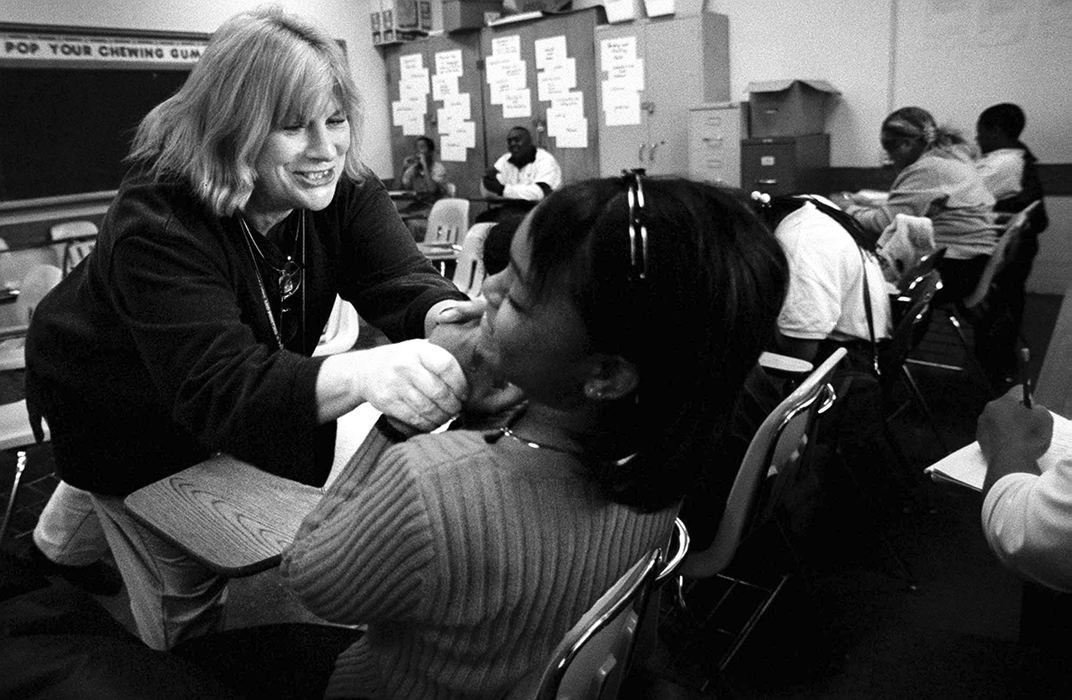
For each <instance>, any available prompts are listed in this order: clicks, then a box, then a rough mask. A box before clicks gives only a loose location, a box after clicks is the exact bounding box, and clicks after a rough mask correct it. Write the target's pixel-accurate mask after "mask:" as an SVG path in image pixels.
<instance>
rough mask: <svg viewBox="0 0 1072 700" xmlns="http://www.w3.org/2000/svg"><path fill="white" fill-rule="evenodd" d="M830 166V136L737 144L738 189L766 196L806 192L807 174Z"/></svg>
mask: <svg viewBox="0 0 1072 700" xmlns="http://www.w3.org/2000/svg"><path fill="white" fill-rule="evenodd" d="M829 165H830V135H829V134H807V135H804V136H769V137H764V138H758V139H745V140H743V141H741V187H742V188H743V189H745V190H747V191H752V190H759V191H760V192H766V193H767V194H770V195H779V194H791V193H794V192H806V191H808V190H809V188H810V187H811V185H810V184H809V183H810V182H812V181H813V178H811V177H809V175H810V173H809V171H812V170H815V169H816V168H825V167H829Z"/></svg>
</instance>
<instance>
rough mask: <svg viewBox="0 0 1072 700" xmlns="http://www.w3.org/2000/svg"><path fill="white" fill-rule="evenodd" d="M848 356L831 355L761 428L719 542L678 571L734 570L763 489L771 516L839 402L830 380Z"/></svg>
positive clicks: (721, 527) (731, 498)
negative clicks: (822, 418) (818, 425)
mask: <svg viewBox="0 0 1072 700" xmlns="http://www.w3.org/2000/svg"><path fill="white" fill-rule="evenodd" d="M847 352H848V351H847V350H846V349H845V348H838V349H837V350H835V351H834V352H832V353H831V354H830V356H829V357H827V358H826V360H824V361H823V362H822V364H820V365H819V366H818V367H816V368H815V369H814V370H812V372H811V374H809V375H808V377H807V378H806V379H805V380H804V381H803V382H801V383H800V384H799V385H798V386H797V388H796V389H794V390H793V392H792V393H791V394H789V396H787V397H786V398H785V399H783V400H782V402H781V403H779V404H778V405H777V406H776V407H775V408H774V410H773V411H771V412H770V414H769V415H768V416H767V417H766V418H765V419H764V420H763V422H762V423H760V425H759V428H758V429H757V430H756V434H755V435H754V436H753V437H752V441H751V442H750V443H749V444H748V449H747V450H746V451H745V454H744V457H743V458H742V459H741V466H740V469H738V471H737V476H736V477H735V478H734V480H733V486H732V487H731V488H730V493H729V496H728V497H727V499H726V507H725V509H724V510H723V512H722V519H721V520H720V521H719V524H718V530H717V531H716V533H715V538H714V540H713V541H712V542H711V544H710V545H709V546H708V547H707V549H704V550H701V551H699V552H689V554H688V555H687V556H686V557H685V560H684V561H683V562H681V566H680V567H679V570H680V572H681V573H682V574H683V575H685V576H688V577H689V578H708V577H711V576H714V575H715V574H717V573H719V572H721V571H724V570H725V569H726V567H727V566H729V564H730V562H731V561H733V557H734V555H735V554H736V553H737V547H738V546H739V545H740V543H741V540H742V539H743V538H744V535H745V534H746V531H747V528H748V526H749V525H750V524H751V523H752V522H753V521H758V518H757V510H758V509H757V506H758V504H759V501H760V495H761V493H762V491H763V490H764V489H763V488H762V487H763V486H764V485H766V493H765V501H764V505H763V512H762V513H760V514H758V515H760V516H763V517H766V516H767V515H769V513H771V512H772V511H773V508H774V507H775V506H776V505H777V503H778V502H779V500H780V498H781V495H782V490H783V488H784V487H785V485H786V484H787V483H789V481H790V480H791V478H792V477H793V476H794V473H795V470H796V467H797V465H798V464H799V463H800V460H801V459H803V456H804V452H805V448H806V447H807V445H808V444H809V443H810V442H812V441H814V430H813V428H814V426H815V419H816V416H817V415H818V414H819V412H820V410H825V408H826V407H828V406H829V405H830V402H832V401H833V400H834V398H835V397H834V393H833V389H832V388H831V387H830V386H829V381H830V377H831V375H832V374H833V373H834V369H835V368H836V367H837V365H838V363H839V362H841V360H842V358H843V357H845V355H846V353H847Z"/></svg>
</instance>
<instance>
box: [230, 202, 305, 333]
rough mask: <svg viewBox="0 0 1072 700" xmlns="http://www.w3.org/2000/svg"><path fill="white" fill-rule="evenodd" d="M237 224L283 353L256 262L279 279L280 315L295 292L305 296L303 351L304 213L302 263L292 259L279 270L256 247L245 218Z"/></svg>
mask: <svg viewBox="0 0 1072 700" xmlns="http://www.w3.org/2000/svg"><path fill="white" fill-rule="evenodd" d="M238 222H239V224H241V226H242V231H243V233H244V234H245V235H244V236H243V239H244V240H245V241H246V249H247V250H249V255H250V258H251V259H252V261H253V271H254V273H255V274H256V277H257V287H258V288H259V289H260V293H261V302H262V303H263V305H264V312H265V314H266V315H267V316H268V323H269V325H270V326H271V327H272V335H274V336H275V340H276V343H277V344H278V345H279V349H280V350H282V349H283V347H284V346H283V335H282V333H280V331H279V325H278V324H277V323H276V320H275V314H274V313H272V305H271V303H270V302H269V301H268V290H266V289H265V288H264V280H263V279H262V278H261V272H260V266H259V265H257V260H258V259H260V260H263V261H264V262H265V264H266V265H268V267H270V268H272V270H273V271H275V272H276V274H278V275H279V279H278V284H279V296H280V299H279V303H280V309H281V311H280V313H282V304H283V302H285V301H286V300H287V299H289V298H290V297H292V296H293V295H294V294H295V292H297V291H299V290H300V291H301V295H302V316H301V322H302V344H303V348H304V343H305V328H304V326H305V285H303V284H302V278H303V277H304V276H305V210H304V209H303V210H302V211H301V217H300V218H299V220H298V235H297V236H295V239H296V242H297V243H298V245H299V255H300V256H301V262H296V261H295V260H294V258H293V257H292V256H290V255H288V256H287V262H286V263H285V264H284V266H283V267H282V268H279V267H276V266H275V265H273V264H272V262H271V261H270V260H268V258H267V257H266V256H265V255H264V252H263V251H262V250H261V247H260V245H259V244H258V243H257V239H256V237H255V236H254V234H253V231H251V230H250V228H249V224H248V223H246V217H244V216H242V215H241V214H239V216H238Z"/></svg>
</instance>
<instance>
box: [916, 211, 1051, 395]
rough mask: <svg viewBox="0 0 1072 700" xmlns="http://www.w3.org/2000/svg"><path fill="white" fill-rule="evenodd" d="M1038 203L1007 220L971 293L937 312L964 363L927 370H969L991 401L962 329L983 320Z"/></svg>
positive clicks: (986, 381) (982, 372) (987, 382)
mask: <svg viewBox="0 0 1072 700" xmlns="http://www.w3.org/2000/svg"><path fill="white" fill-rule="evenodd" d="M1039 203H1040V200H1035V201H1034V202H1032V203H1031V204H1029V205H1027V206H1026V207H1025V208H1024V209H1022V210H1021V211H1019V212H1017V213H1016V214H1014V215H1013V217H1012V218H1011V219H1009V222H1008V224H1007V225H1006V226H1005V230H1004V231H1003V232H1002V233H1001V236H1000V237H999V238H998V242H997V245H996V246H995V247H994V252H993V253H991V255H990V259H989V260H987V263H986V267H984V268H983V274H982V275H981V276H980V277H979V282H978V283H977V284H976V285H975V289H974V290H972V292H971V293H970V294H968V296H966V297H964V299H962V300H960V301H957V302H952V303H946V304H943V305H942V306H941V307H938V308H937V310H939V311H940V312H941V313H942V315H943V316H944V317H945V319H946V321H948V323H949V325H950V327H951V328H952V329H953V332H954V333H955V334H956V336H957V338H958V340H959V341H960V345H961V348H962V350H963V356H964V360H963V364H961V365H942V364H938V363H931V366H935V367H938V368H940V369H952V370H955V371H968V370H969V369H970V370H971V371H972V374H974V375H975V376H976V377H977V378H978V380H979V381H980V383H981V385H982V386H983V387H984V389H985V391H986V394H987V396H989V397H991V398H995V394H994V389H993V388H992V386H991V382H990V377H989V376H988V375H987V372H986V370H985V369H984V367H983V365H982V363H981V362H980V361H979V359H978V358H977V357H976V354H975V350H974V348H973V346H972V343H970V342H968V337H967V335H966V334H965V331H964V326H965V323H969V322H977V321H979V320H980V319H983V318H985V317H986V316H987V314H988V312H989V308H988V307H989V305H990V303H991V302H992V301H993V300H994V295H995V294H996V293H997V286H996V284H995V279H996V278H997V276H998V274H999V273H1000V272H1001V271H1002V270H1003V269H1004V268H1005V266H1006V264H1007V262H1008V261H1009V260H1011V259H1012V258H1013V257H1014V255H1015V252H1016V249H1017V246H1019V244H1020V237H1021V236H1022V235H1023V233H1024V231H1026V230H1027V228H1028V227H1029V226H1030V216H1031V213H1032V212H1033V211H1034V210H1035V209H1036V208H1037V207H1038V206H1039ZM1018 330H1019V329H1017V332H1018Z"/></svg>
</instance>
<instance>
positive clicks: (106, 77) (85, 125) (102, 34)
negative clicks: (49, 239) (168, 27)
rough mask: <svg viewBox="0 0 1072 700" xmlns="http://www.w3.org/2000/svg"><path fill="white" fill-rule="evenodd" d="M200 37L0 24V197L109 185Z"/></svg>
mask: <svg viewBox="0 0 1072 700" xmlns="http://www.w3.org/2000/svg"><path fill="white" fill-rule="evenodd" d="M208 39H209V35H207V34H193V33H163V32H135V31H116V30H108V29H96V28H85V27H53V26H42V25H17V24H2V23H0V86H2V89H0V125H2V126H0V202H8V201H21V200H36V199H41V198H51V197H57V196H63V195H72V194H82V193H88V192H101V191H108V190H114V189H116V188H117V187H118V186H119V182H120V180H121V179H122V176H123V173H124V172H125V169H126V166H125V165H124V162H123V160H124V158H125V157H126V155H127V153H128V151H129V148H130V141H131V138H132V137H133V134H134V130H135V128H136V127H137V125H138V123H139V122H140V121H141V118H142V117H143V116H144V115H145V114H146V113H147V112H148V111H149V110H151V109H152V108H153V107H154V106H156V105H157V104H159V103H160V102H161V101H163V100H165V99H167V98H168V97H170V96H171V95H172V94H174V92H175V91H176V90H177V89H178V88H179V87H180V86H181V85H182V83H183V82H184V81H185V80H186V77H187V76H188V75H189V73H190V70H191V68H192V67H193V66H194V64H195V63H196V62H197V60H198V59H199V58H200V56H201V54H202V52H203V51H204V48H205V46H206V45H207V44H208Z"/></svg>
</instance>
